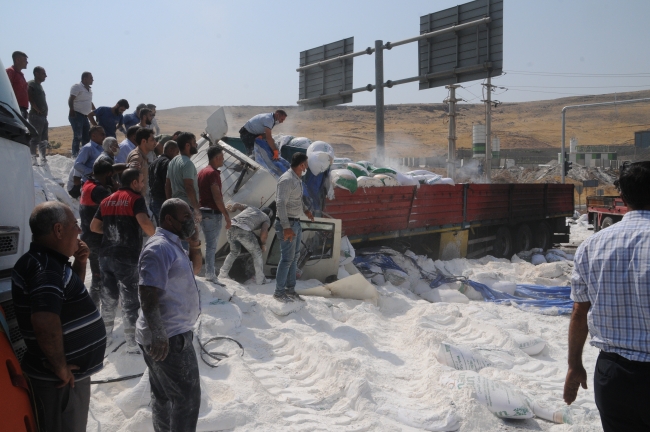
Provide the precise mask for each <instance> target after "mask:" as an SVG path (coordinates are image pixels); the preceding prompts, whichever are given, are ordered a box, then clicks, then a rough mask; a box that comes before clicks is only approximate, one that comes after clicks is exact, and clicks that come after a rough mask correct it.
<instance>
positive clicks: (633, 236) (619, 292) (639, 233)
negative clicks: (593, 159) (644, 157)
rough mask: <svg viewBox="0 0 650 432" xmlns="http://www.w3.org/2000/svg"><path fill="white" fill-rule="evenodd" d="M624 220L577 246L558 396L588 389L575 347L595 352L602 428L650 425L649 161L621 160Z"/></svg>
mask: <svg viewBox="0 0 650 432" xmlns="http://www.w3.org/2000/svg"><path fill="white" fill-rule="evenodd" d="M617 182H618V184H617V187H618V189H619V191H620V193H621V198H622V199H623V201H624V202H625V204H626V205H627V207H628V210H629V211H628V212H627V214H626V215H625V216H624V217H623V219H622V220H621V221H620V222H618V223H616V224H614V225H612V226H611V227H609V228H607V229H604V230H602V231H600V232H599V233H598V234H595V235H594V236H592V237H590V238H589V239H587V240H586V241H585V242H584V243H582V245H580V247H579V248H578V250H577V252H576V256H575V267H574V271H573V276H572V278H571V298H572V299H573V300H574V301H575V303H574V305H573V314H572V315H571V323H570V324H569V370H568V372H567V376H566V381H565V384H564V400H565V402H566V403H568V404H571V403H572V402H573V401H574V400H575V399H576V396H577V394H578V389H579V388H580V386H582V388H585V389H586V388H587V372H586V371H585V368H584V367H583V365H582V348H583V346H584V344H585V340H586V339H587V334H590V335H591V341H590V343H591V345H593V346H595V347H596V348H598V349H600V355H599V356H598V360H597V362H596V371H595V373H594V393H595V399H596V406H597V407H598V411H600V420H601V423H602V425H603V429H604V430H605V432H609V431H642V430H643V431H647V430H650V410H648V409H647V407H648V400H650V189H649V188H648V185H650V161H645V162H637V163H633V164H629V165H624V166H623V167H622V168H621V173H620V177H619V180H618V181H617Z"/></svg>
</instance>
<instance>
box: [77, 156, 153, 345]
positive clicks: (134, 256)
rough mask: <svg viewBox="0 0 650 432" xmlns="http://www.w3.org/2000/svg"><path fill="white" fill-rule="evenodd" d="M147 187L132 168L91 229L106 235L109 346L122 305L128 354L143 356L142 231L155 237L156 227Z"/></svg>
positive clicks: (103, 257) (103, 259) (102, 253)
mask: <svg viewBox="0 0 650 432" xmlns="http://www.w3.org/2000/svg"><path fill="white" fill-rule="evenodd" d="M143 187H144V179H143V175H142V173H141V172H140V171H139V170H137V169H135V168H129V169H126V170H124V172H123V173H122V187H121V188H120V189H119V190H118V191H117V192H115V193H113V194H111V195H110V196H109V197H107V198H105V199H104V200H103V201H102V202H101V204H100V205H99V209H98V210H97V213H96V214H95V217H94V219H93V220H92V222H91V223H90V229H91V230H92V232H95V233H97V234H103V237H102V245H101V248H100V250H99V268H100V269H101V272H102V292H101V302H102V318H103V319H104V325H105V326H106V336H107V338H108V344H109V345H110V343H111V342H112V340H113V339H112V334H113V326H114V324H115V311H116V309H117V302H118V301H119V300H120V299H121V300H122V302H121V304H122V323H123V325H124V339H126V351H127V352H128V353H129V354H139V353H140V351H139V350H138V346H137V345H136V343H135V322H136V320H137V319H138V309H140V303H139V302H138V257H139V256H140V250H141V249H142V232H143V231H144V233H145V234H146V235H148V236H151V235H153V234H154V232H155V228H154V226H153V224H152V223H151V220H149V215H148V212H147V205H146V204H145V202H144V198H143V197H142V195H140V191H142V189H143Z"/></svg>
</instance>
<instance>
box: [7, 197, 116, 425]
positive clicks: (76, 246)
mask: <svg viewBox="0 0 650 432" xmlns="http://www.w3.org/2000/svg"><path fill="white" fill-rule="evenodd" d="M29 226H30V228H31V230H32V244H31V246H30V248H29V252H27V253H26V254H25V255H23V256H22V257H21V258H20V259H19V260H18V262H16V265H15V266H14V270H13V273H12V275H11V294H12V297H13V302H14V307H15V310H16V320H17V321H18V327H19V328H20V332H21V333H22V335H23V337H24V338H25V345H26V346H27V352H26V353H25V356H24V357H23V359H22V361H21V367H22V369H23V372H24V373H25V375H27V376H28V377H29V384H30V388H31V391H32V401H33V404H34V408H35V410H36V413H35V414H36V418H37V419H39V421H40V426H41V430H48V431H57V432H63V431H66V432H82V431H85V430H86V421H87V419H88V406H89V403H90V376H91V375H92V374H94V373H96V372H98V371H100V370H101V369H102V367H103V366H104V363H103V361H104V352H105V351H106V332H105V331H104V326H103V324H102V320H101V317H100V315H99V311H98V310H97V307H96V306H95V304H94V303H93V301H92V300H91V298H90V296H89V295H88V291H86V287H84V282H83V281H84V278H85V275H86V262H87V259H88V253H89V251H88V247H87V246H86V245H85V243H84V242H83V241H81V240H79V239H78V238H77V236H78V235H79V233H80V232H81V230H80V229H79V226H78V225H77V220H76V219H75V217H74V214H72V211H71V210H70V208H69V207H68V206H66V205H65V204H62V203H60V202H58V201H49V202H45V203H42V204H39V205H38V206H36V207H35V208H34V210H33V211H32V214H31V216H30V218H29ZM70 257H74V264H72V265H70V263H69V261H68V260H69V258H70Z"/></svg>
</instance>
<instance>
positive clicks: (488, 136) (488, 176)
mask: <svg viewBox="0 0 650 432" xmlns="http://www.w3.org/2000/svg"><path fill="white" fill-rule="evenodd" d="M483 85H484V86H485V87H486V90H487V99H486V100H485V101H484V102H485V180H486V182H487V183H492V78H491V77H490V75H489V74H488V77H487V84H483Z"/></svg>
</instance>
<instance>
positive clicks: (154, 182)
mask: <svg viewBox="0 0 650 432" xmlns="http://www.w3.org/2000/svg"><path fill="white" fill-rule="evenodd" d="M178 153H179V150H178V144H177V143H176V141H174V140H169V141H167V142H166V143H165V146H164V147H163V154H162V155H160V157H158V159H156V160H155V161H154V163H152V164H151V165H149V190H150V193H151V212H152V213H153V218H154V221H156V226H160V220H159V218H158V216H159V215H160V208H161V207H162V205H163V203H164V202H165V200H166V199H167V197H166V196H165V182H166V181H167V166H168V165H169V161H170V160H172V159H174V158H175V157H176V156H178Z"/></svg>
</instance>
